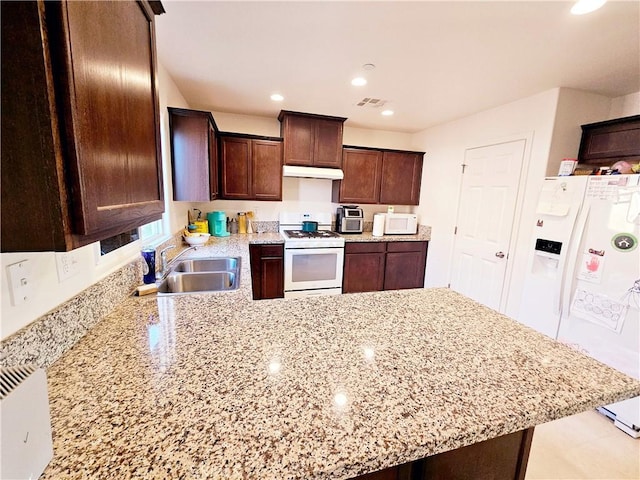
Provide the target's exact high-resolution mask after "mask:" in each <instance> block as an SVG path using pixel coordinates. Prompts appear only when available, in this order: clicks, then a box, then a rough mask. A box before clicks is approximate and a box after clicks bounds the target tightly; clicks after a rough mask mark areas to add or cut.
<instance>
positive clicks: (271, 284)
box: [249, 245, 284, 300]
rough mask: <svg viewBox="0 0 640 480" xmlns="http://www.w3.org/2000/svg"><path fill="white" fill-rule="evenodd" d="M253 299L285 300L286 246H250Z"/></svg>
mask: <svg viewBox="0 0 640 480" xmlns="http://www.w3.org/2000/svg"><path fill="white" fill-rule="evenodd" d="M249 258H250V261H251V286H252V289H253V299H254V300H262V299H267V298H284V246H283V245H249Z"/></svg>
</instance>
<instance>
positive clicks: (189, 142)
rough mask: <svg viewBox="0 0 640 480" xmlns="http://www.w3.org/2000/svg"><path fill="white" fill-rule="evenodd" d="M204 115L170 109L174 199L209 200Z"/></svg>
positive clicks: (209, 175) (207, 144) (207, 155)
mask: <svg viewBox="0 0 640 480" xmlns="http://www.w3.org/2000/svg"><path fill="white" fill-rule="evenodd" d="M209 128H210V127H209V121H208V119H207V118H206V117H205V116H202V115H197V114H191V113H189V112H185V111H184V110H174V109H169V130H170V132H171V169H172V173H173V199H174V200H175V201H192V202H207V201H209V200H210V193H211V192H210V186H209V182H210V177H211V174H212V172H211V171H210V168H211V167H210V162H209V156H210V138H211V135H210V132H209Z"/></svg>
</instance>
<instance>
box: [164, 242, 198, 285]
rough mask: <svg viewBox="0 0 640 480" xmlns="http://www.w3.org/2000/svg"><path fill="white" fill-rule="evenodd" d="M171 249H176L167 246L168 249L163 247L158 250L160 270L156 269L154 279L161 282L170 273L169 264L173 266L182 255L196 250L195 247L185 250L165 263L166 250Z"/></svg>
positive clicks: (172, 246)
mask: <svg viewBox="0 0 640 480" xmlns="http://www.w3.org/2000/svg"><path fill="white" fill-rule="evenodd" d="M172 248H176V246H175V245H169V246H168V247H165V248H163V249H162V250H160V268H159V269H158V273H157V275H156V279H158V280H162V279H163V278H164V277H165V276H167V274H168V273H169V271H170V269H169V266H170V265H171V264H173V263H174V262H175V261H176V260H178V258H180V257H181V256H182V255H184V254H185V253H187V252H188V251H189V250H197V249H198V248H197V247H196V246H193V247H189V248H185V249H184V250H183V251H181V252H180V253H179V254H178V255H176V256H175V257H173V259H172V260H171V262H167V250H171V249H172Z"/></svg>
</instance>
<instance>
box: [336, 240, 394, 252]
mask: <svg viewBox="0 0 640 480" xmlns="http://www.w3.org/2000/svg"><path fill="white" fill-rule="evenodd" d="M385 248H386V242H346V243H345V244H344V253H377V252H384V251H385Z"/></svg>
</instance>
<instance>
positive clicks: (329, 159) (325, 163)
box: [278, 110, 346, 168]
mask: <svg viewBox="0 0 640 480" xmlns="http://www.w3.org/2000/svg"><path fill="white" fill-rule="evenodd" d="M278 120H280V135H281V136H282V138H283V139H284V164H285V165H300V166H306V167H328V168H340V167H341V166H342V130H343V124H344V122H345V120H346V118H342V117H328V116H324V115H314V114H310V113H300V112H290V111H287V110H282V111H281V112H280V115H279V116H278Z"/></svg>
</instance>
